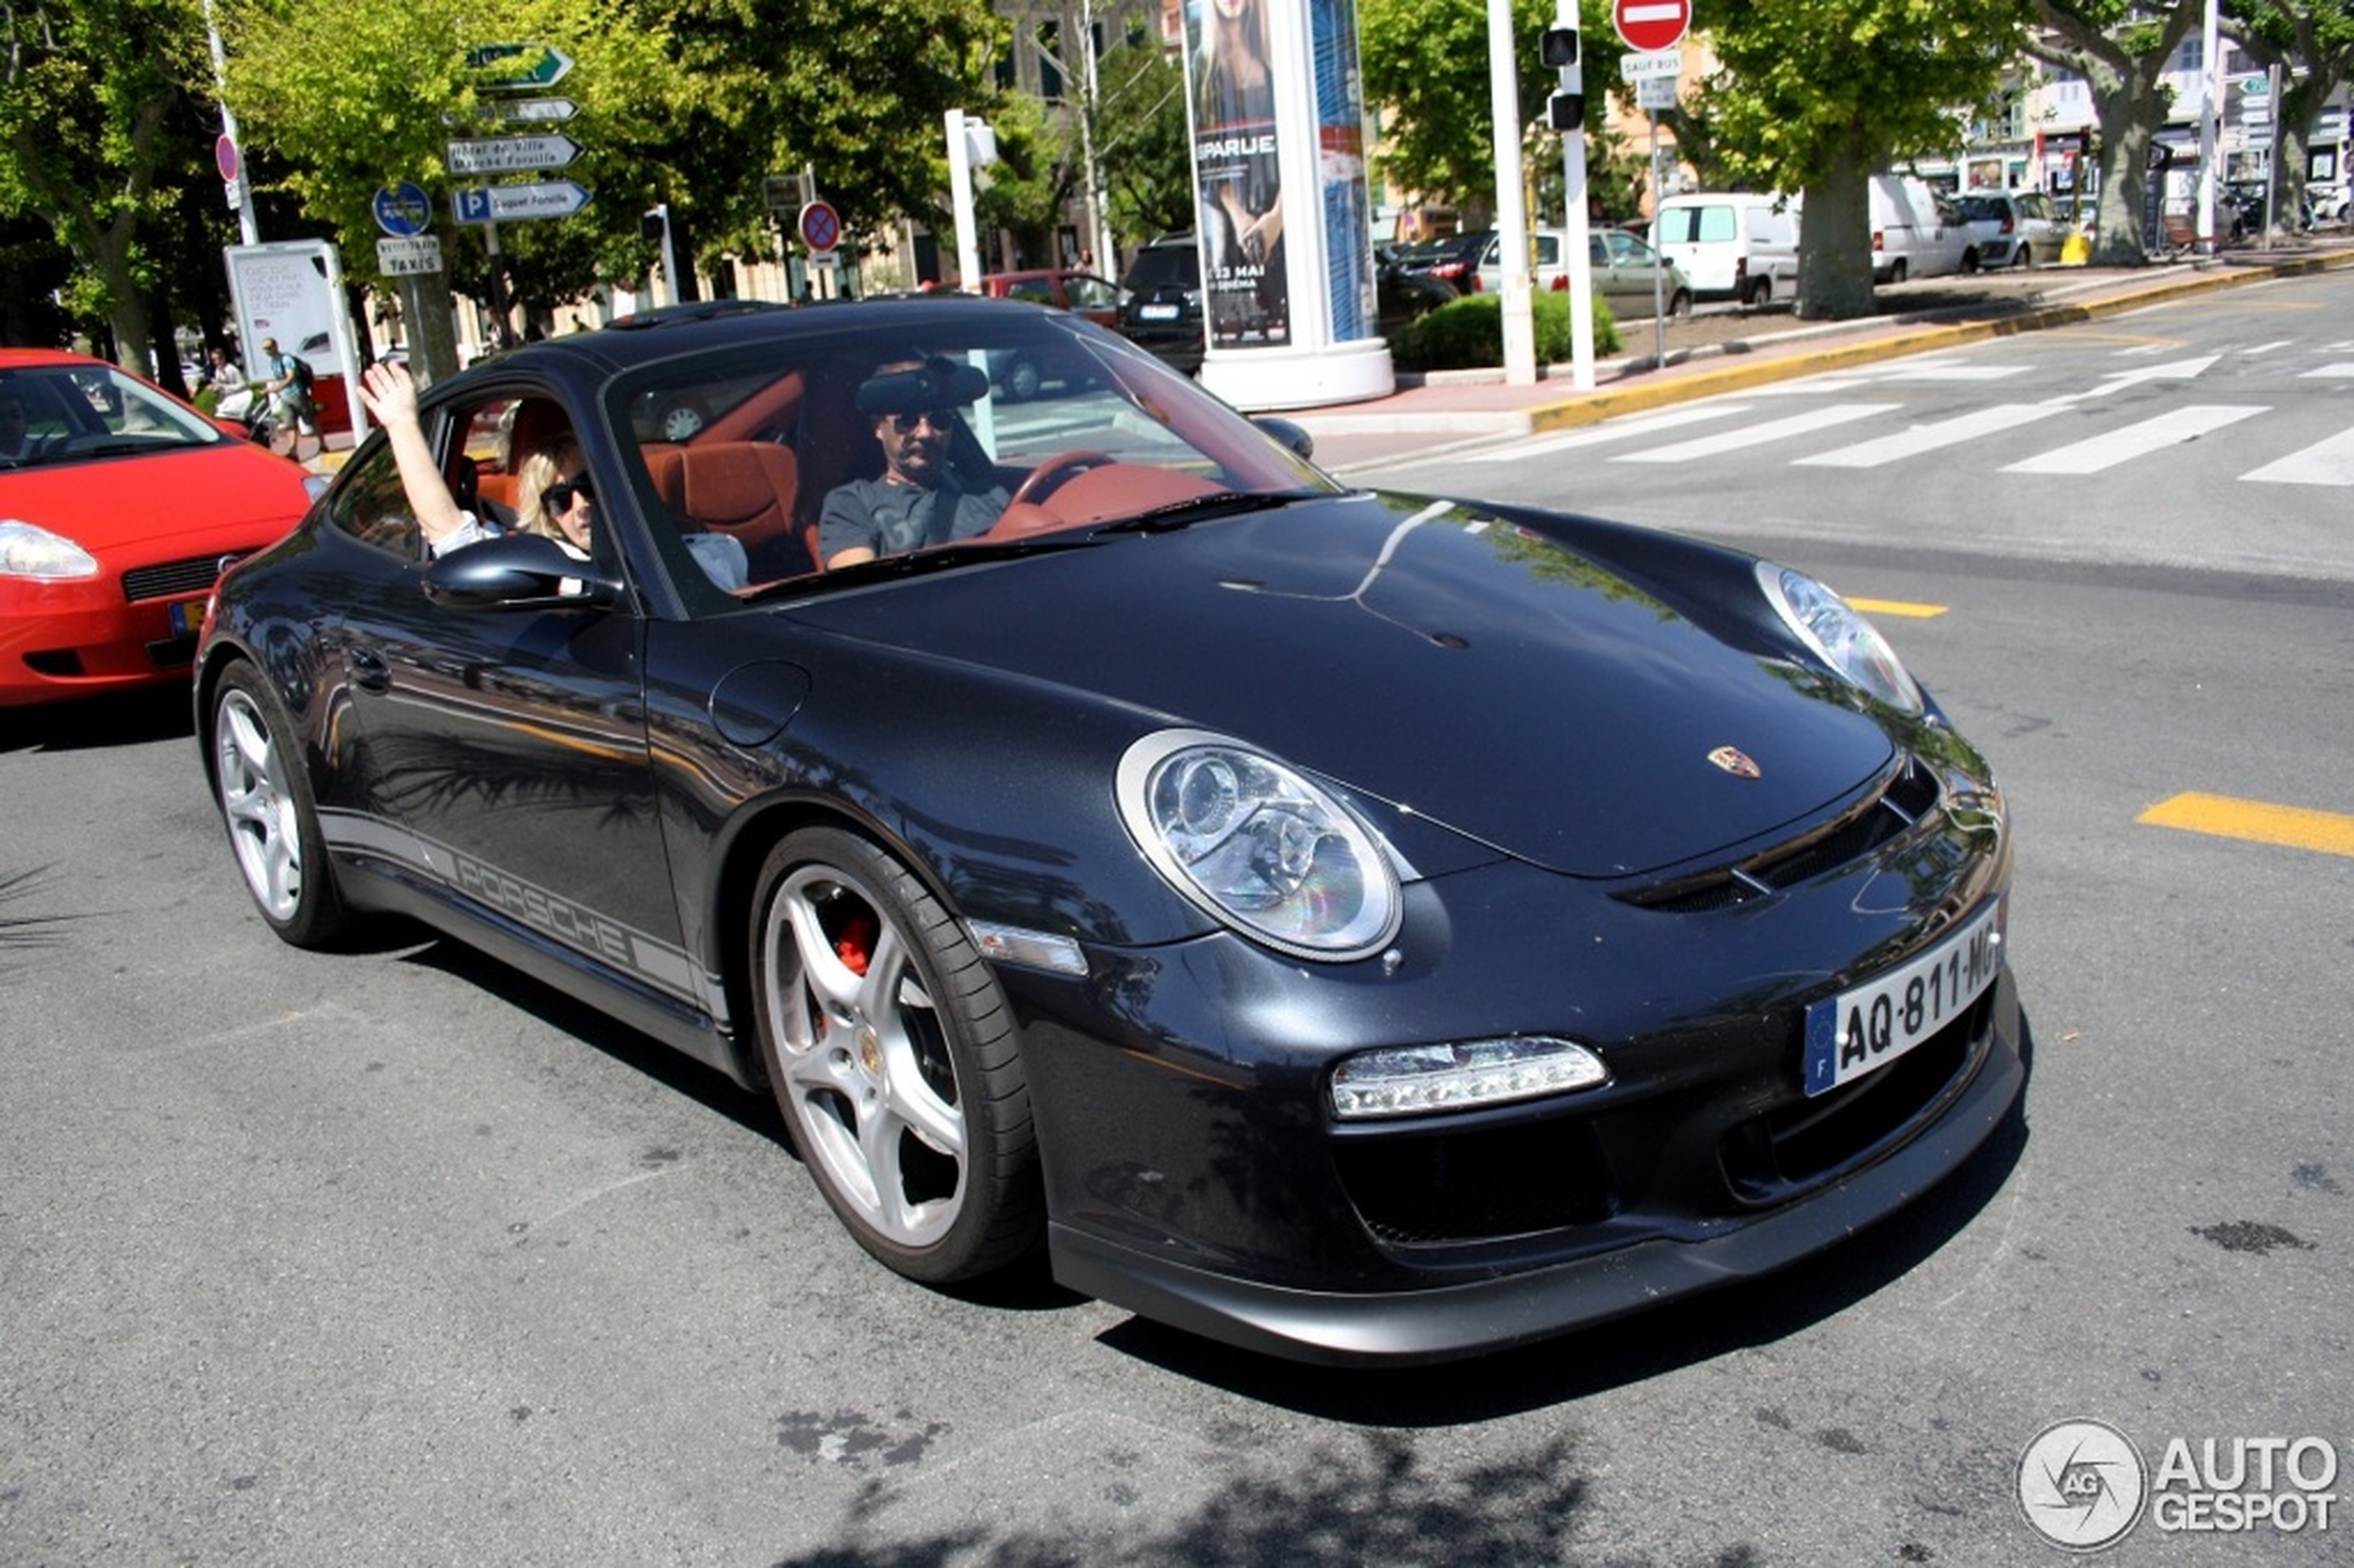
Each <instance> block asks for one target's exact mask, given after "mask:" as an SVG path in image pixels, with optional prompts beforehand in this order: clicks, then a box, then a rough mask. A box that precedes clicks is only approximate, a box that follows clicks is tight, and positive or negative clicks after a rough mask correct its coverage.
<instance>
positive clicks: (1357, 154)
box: [1308, 0, 1377, 343]
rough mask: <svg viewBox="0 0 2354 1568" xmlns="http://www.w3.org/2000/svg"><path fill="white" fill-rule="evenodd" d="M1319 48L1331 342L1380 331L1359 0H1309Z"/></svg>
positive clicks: (1319, 146)
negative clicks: (1367, 172) (1360, 65)
mask: <svg viewBox="0 0 2354 1568" xmlns="http://www.w3.org/2000/svg"><path fill="white" fill-rule="evenodd" d="M1308 15H1309V36H1310V38H1311V39H1312V40H1314V43H1315V49H1316V151H1317V160H1316V165H1317V173H1318V178H1319V179H1320V180H1322V182H1323V202H1324V268H1325V292H1326V294H1327V296H1328V297H1330V299H1331V301H1332V329H1333V341H1334V342H1335V343H1348V342H1353V341H1355V340H1357V339H1359V338H1364V337H1371V336H1373V334H1374V332H1375V331H1376V330H1377V319H1376V312H1375V296H1374V292H1373V210H1372V198H1371V196H1370V195H1369V194H1368V192H1367V189H1366V183H1365V90H1364V79H1363V76H1362V73H1361V71H1360V70H1359V68H1358V63H1357V6H1356V3H1355V0H1309V7H1308Z"/></svg>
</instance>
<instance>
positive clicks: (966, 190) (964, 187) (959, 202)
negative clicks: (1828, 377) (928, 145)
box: [946, 108, 981, 294]
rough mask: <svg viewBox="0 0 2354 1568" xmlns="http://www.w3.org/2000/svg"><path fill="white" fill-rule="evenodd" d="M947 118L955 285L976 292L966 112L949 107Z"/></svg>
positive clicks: (977, 258)
mask: <svg viewBox="0 0 2354 1568" xmlns="http://www.w3.org/2000/svg"><path fill="white" fill-rule="evenodd" d="M946 119H947V129H948V200H949V204H950V206H951V207H953V208H954V209H955V210H956V286H957V287H958V288H961V289H965V290H967V291H968V292H970V293H975V294H977V293H979V292H980V291H981V233H980V230H979V228H978V226H977V225H976V224H975V223H974V221H973V155H972V146H971V144H969V143H968V142H967V141H966V140H965V125H966V120H965V111H964V110H963V109H953V108H952V109H950V110H949V111H948V113H947V116H946ZM974 123H976V124H977V123H979V122H978V121H975V122H974Z"/></svg>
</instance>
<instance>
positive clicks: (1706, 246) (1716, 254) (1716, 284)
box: [1651, 192, 1798, 305]
mask: <svg viewBox="0 0 2354 1568" xmlns="http://www.w3.org/2000/svg"><path fill="white" fill-rule="evenodd" d="M1651 236H1652V247H1653V248H1655V249H1656V250H1658V251H1659V252H1660V253H1661V254H1662V255H1664V256H1665V257H1666V258H1667V259H1669V260H1670V261H1673V262H1674V263H1676V265H1677V267H1679V268H1681V269H1682V270H1683V273H1684V276H1685V278H1686V280H1687V281H1689V282H1690V284H1691V285H1692V297H1693V298H1695V299H1738V300H1740V302H1741V303H1742V304H1744V305H1763V304H1765V303H1766V302H1767V301H1769V300H1772V299H1776V298H1791V297H1795V296H1796V295H1797V293H1798V198H1797V197H1795V196H1756V195H1749V194H1741V193H1727V194H1724V195H1721V196H1720V195H1709V194H1702V193H1697V192H1696V193H1693V194H1691V195H1688V196H1669V197H1668V198H1667V199H1666V200H1664V201H1663V202H1661V203H1660V204H1659V211H1658V213H1657V215H1656V216H1654V217H1653V218H1652V226H1651Z"/></svg>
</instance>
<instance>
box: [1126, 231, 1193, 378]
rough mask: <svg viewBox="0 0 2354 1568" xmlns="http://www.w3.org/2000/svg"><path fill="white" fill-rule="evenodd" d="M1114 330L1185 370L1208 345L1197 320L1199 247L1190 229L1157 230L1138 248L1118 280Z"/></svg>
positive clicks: (1139, 346)
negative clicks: (1117, 315)
mask: <svg viewBox="0 0 2354 1568" xmlns="http://www.w3.org/2000/svg"><path fill="white" fill-rule="evenodd" d="M1120 290H1121V294H1120V322H1119V327H1120V335H1121V336H1123V337H1125V338H1127V339H1128V340H1129V341H1130V342H1131V343H1133V344H1135V345H1136V346H1137V347H1138V348H1145V349H1148V350H1150V351H1151V352H1153V353H1155V354H1158V355H1159V356H1160V357H1161V358H1162V359H1163V360H1167V361H1168V362H1169V363H1171V365H1174V366H1175V367H1176V368H1177V369H1179V370H1181V371H1184V372H1186V373H1188V374H1190V373H1193V372H1195V371H1197V370H1199V369H1200V368H1201V360H1202V354H1203V351H1204V349H1205V348H1207V347H1208V336H1209V334H1208V328H1207V326H1206V325H1205V323H1204V322H1203V320H1202V303H1201V247H1198V246H1196V244H1195V243H1194V236H1193V235H1192V234H1163V235H1161V236H1160V237H1159V238H1158V239H1156V240H1153V241H1151V242H1149V243H1147V244H1146V245H1145V246H1144V247H1142V248H1140V249H1139V250H1138V251H1137V252H1136V254H1135V256H1134V258H1133V259H1131V260H1130V261H1129V263H1128V272H1127V273H1126V274H1125V275H1124V276H1122V277H1121V279H1120Z"/></svg>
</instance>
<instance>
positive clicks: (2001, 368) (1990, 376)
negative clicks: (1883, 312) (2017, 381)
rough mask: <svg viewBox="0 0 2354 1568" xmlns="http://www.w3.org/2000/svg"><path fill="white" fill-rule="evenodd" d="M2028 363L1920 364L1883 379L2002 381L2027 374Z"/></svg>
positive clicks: (1892, 373)
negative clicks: (2005, 378)
mask: <svg viewBox="0 0 2354 1568" xmlns="http://www.w3.org/2000/svg"><path fill="white" fill-rule="evenodd" d="M2029 368H2030V367H2028V366H2026V365H1919V366H1916V367H1914V368H1913V369H1910V370H1901V371H1892V372H1890V373H1888V374H1886V375H1884V376H1882V377H1880V379H1881V380H1882V381H2000V380H2002V379H2003V378H2004V377H2005V376H2006V375H2025V374H2026V373H2027V372H2028V370H2029Z"/></svg>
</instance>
